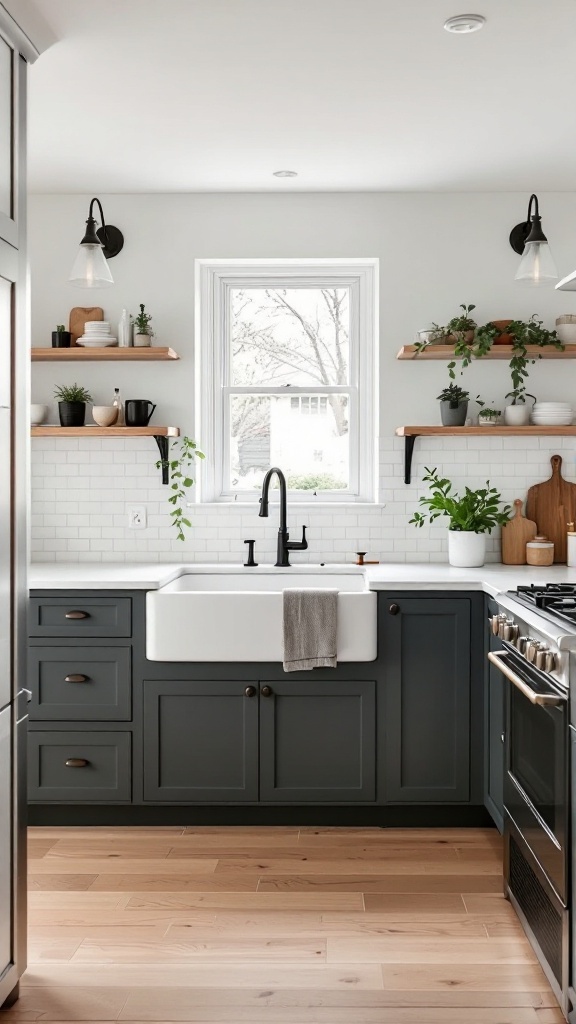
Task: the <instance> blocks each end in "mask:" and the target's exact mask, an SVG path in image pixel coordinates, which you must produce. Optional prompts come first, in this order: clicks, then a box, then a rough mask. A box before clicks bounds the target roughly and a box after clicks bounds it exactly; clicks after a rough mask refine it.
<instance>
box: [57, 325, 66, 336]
mask: <svg viewBox="0 0 576 1024" xmlns="http://www.w3.org/2000/svg"><path fill="white" fill-rule="evenodd" d="M65 330H66V328H65V327H64V324H57V325H56V333H57V334H64V331H65Z"/></svg>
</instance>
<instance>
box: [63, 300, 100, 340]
mask: <svg viewBox="0 0 576 1024" xmlns="http://www.w3.org/2000/svg"><path fill="white" fill-rule="evenodd" d="M103 319H104V310H103V309H102V308H101V307H100V306H74V309H71V310H70V333H71V335H72V341H71V345H73V346H74V347H76V342H77V340H78V338H81V337H82V335H83V334H84V327H85V324H86V322H87V321H88V320H103Z"/></svg>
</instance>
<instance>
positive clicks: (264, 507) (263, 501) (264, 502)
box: [258, 498, 268, 517]
mask: <svg viewBox="0 0 576 1024" xmlns="http://www.w3.org/2000/svg"><path fill="white" fill-rule="evenodd" d="M259 500H260V511H259V513H258V515H259V516H265V517H267V516H268V498H260V499H259Z"/></svg>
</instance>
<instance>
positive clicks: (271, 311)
mask: <svg viewBox="0 0 576 1024" xmlns="http://www.w3.org/2000/svg"><path fill="white" fill-rule="evenodd" d="M230 302H231V309H230V317H231V331H230V346H231V351H230V364H231V366H230V370H231V372H230V384H231V386H232V387H233V388H234V387H242V388H244V387H249V388H250V389H254V390H253V391H251V393H243V394H235V395H231V396H230V403H231V405H230V426H231V438H232V444H231V460H230V461H231V465H230V472H231V481H230V482H231V485H232V487H244V488H245V487H258V486H259V484H260V482H261V479H262V475H263V472H264V471H265V469H266V468H267V467H268V466H269V465H270V462H271V461H274V458H275V457H277V460H278V461H280V458H282V464H283V466H285V467H286V470H287V473H288V479H289V484H290V486H292V487H294V488H297V489H299V490H315V489H317V488H320V489H326V490H346V489H347V488H348V487H349V451H348V440H349V438H348V434H349V396H348V395H347V394H339V393H337V392H330V393H328V394H324V396H321V391H320V392H319V391H316V389H322V388H324V387H337V386H344V387H346V386H347V385H348V384H349V383H350V374H349V331H350V326H349V308H350V301H349V290H348V288H318V287H294V288H236V289H235V288H233V289H231V291H230ZM266 387H274V388H285V389H286V396H287V397H286V398H284V396H283V395H282V394H280V395H270V394H262V393H261V392H260V393H258V392H259V389H262V388H266ZM293 387H298V388H306V390H307V394H309V396H310V398H311V399H312V398H314V401H309V402H304V401H301V402H300V403H298V405H296V404H295V403H294V402H291V401H290V399H289V395H290V389H291V388H293ZM315 392H316V395H315ZM320 397H322V403H321V402H320ZM323 403H325V404H323ZM321 409H322V410H324V409H325V410H326V412H327V415H325V416H324V417H322V418H321V417H320V416H319V415H318V417H317V421H316V422H315V423H314V424H313V425H312V424H311V422H310V418H309V415H308V416H306V417H305V418H304V421H303V416H304V414H305V413H308V414H310V412H311V411H312V410H314V412H316V413H319V412H320V410H321ZM312 431H313V433H312Z"/></svg>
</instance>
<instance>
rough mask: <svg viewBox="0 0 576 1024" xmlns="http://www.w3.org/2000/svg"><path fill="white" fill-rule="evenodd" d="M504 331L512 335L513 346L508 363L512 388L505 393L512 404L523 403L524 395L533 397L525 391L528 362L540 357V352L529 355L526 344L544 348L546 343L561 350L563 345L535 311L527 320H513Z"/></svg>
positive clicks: (533, 361)
mask: <svg viewBox="0 0 576 1024" xmlns="http://www.w3.org/2000/svg"><path fill="white" fill-rule="evenodd" d="M506 332H507V333H508V334H511V335H512V348H513V352H512V358H511V360H510V363H509V366H510V378H511V381H512V390H511V391H510V392H509V393H508V394H507V395H506V398H512V399H513V402H512V404H513V405H517V404H519V403H524V402H525V400H526V397H529V398H534V396H533V395H528V392H527V391H526V379H527V377H528V365H529V363H532V364H533V363H535V362H536V359H541V358H542V354H541V353H540V352H539V353H538V355H537V356H532V355H529V353H528V349H527V346H528V345H535V346H538V348H546V346H547V345H553V346H554V348H557V349H558V350H559V351H561V352H562V351H564V345H563V344H562V342H561V341H560V338H559V337H558V335H557V334H556V331H548V330H547V329H546V328H545V327H544V324H543V321H542V320H539V319H538V316H537V314H536V313H534V314H533V315H532V316H531V317H530V319H529V320H513V321H512V323H511V324H509V326H508V327H507V328H506ZM534 400H535V399H534Z"/></svg>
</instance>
